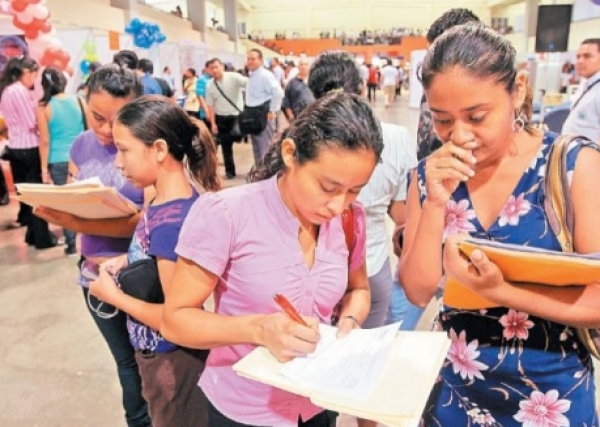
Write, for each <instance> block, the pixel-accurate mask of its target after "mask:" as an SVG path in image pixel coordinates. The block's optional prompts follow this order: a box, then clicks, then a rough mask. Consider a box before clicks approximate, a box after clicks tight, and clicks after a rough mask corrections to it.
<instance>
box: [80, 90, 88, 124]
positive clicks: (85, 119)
mask: <svg viewBox="0 0 600 427" xmlns="http://www.w3.org/2000/svg"><path fill="white" fill-rule="evenodd" d="M77 103H78V104H79V110H81V118H82V120H83V130H84V131H86V130H88V124H87V118H86V117H85V110H84V108H83V102H82V101H81V98H80V97H77Z"/></svg>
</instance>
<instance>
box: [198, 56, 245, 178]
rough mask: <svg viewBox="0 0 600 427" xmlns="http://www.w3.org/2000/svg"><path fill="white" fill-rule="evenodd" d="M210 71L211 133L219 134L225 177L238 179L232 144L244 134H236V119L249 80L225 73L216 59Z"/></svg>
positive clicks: (207, 103) (241, 106)
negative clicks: (236, 177) (243, 91)
mask: <svg viewBox="0 0 600 427" xmlns="http://www.w3.org/2000/svg"><path fill="white" fill-rule="evenodd" d="M206 68H207V69H208V72H209V73H210V75H211V76H212V77H213V78H212V80H210V81H209V82H208V85H207V86H206V94H205V98H206V105H207V107H208V119H209V121H210V123H211V130H212V133H213V134H215V135H217V136H218V138H219V143H220V145H221V150H222V152H223V163H224V165H225V178H226V179H233V178H235V176H236V171H235V162H234V160H233V143H234V142H235V141H237V140H239V139H240V138H241V137H242V135H236V134H235V133H234V132H233V130H234V125H235V121H236V119H237V116H238V115H239V114H240V112H241V111H242V109H243V108H244V97H243V94H242V90H243V89H244V88H245V87H246V85H247V83H248V78H247V77H244V76H242V75H241V74H239V73H235V72H231V71H225V68H224V67H223V63H222V62H221V60H220V59H218V58H213V59H211V60H210V61H208V62H207V63H206Z"/></svg>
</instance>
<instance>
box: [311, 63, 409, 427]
mask: <svg viewBox="0 0 600 427" xmlns="http://www.w3.org/2000/svg"><path fill="white" fill-rule="evenodd" d="M308 86H309V88H310V90H311V91H312V92H313V93H314V95H315V97H317V98H320V97H323V96H326V95H327V94H328V93H330V92H331V91H335V90H343V91H345V92H347V93H354V94H356V95H361V94H362V93H363V92H364V89H365V87H364V83H363V80H362V78H361V76H360V70H359V69H358V67H357V65H356V61H355V60H354V58H352V56H351V55H350V54H348V53H347V52H342V51H330V52H323V53H321V54H320V55H319V56H318V57H317V58H316V59H315V61H314V63H313V65H312V67H311V70H310V76H309V78H308ZM381 129H382V135H383V146H384V148H383V151H382V153H381V161H380V162H379V163H378V164H377V166H376V168H375V171H374V172H373V175H372V176H371V179H370V180H369V183H368V184H367V185H366V186H365V187H364V188H363V189H362V190H361V191H360V194H359V195H358V200H359V201H360V202H361V203H362V204H363V206H364V208H365V211H366V214H367V217H366V218H367V221H366V227H367V241H366V247H367V249H368V252H367V256H366V264H367V275H368V279H369V288H370V290H371V307H370V309H369V316H368V317H367V318H366V319H365V322H364V323H363V325H362V326H363V328H367V329H370V328H376V327H379V326H383V325H384V324H385V321H386V318H387V314H388V307H389V304H390V298H391V295H392V270H391V267H390V261H389V252H390V249H389V244H388V240H389V239H388V233H387V230H386V226H385V221H386V216H388V215H389V216H390V218H391V219H392V221H394V223H395V224H396V225H403V224H404V216H405V215H404V212H405V206H404V201H405V200H406V188H407V183H406V176H407V174H408V171H409V170H410V169H412V168H414V167H415V165H416V163H417V158H416V155H415V154H414V151H413V150H412V149H411V143H410V135H409V133H408V131H407V130H406V129H405V128H403V127H401V126H397V125H392V124H388V123H381ZM376 424H377V423H376V422H374V421H369V420H363V419H359V420H358V425H359V426H360V427H366V426H375V425H376Z"/></svg>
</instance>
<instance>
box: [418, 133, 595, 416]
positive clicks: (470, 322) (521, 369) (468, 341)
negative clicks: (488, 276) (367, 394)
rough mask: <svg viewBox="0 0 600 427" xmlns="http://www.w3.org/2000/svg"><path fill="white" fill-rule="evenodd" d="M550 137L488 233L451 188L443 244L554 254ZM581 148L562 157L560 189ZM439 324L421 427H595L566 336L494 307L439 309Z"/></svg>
mask: <svg viewBox="0 0 600 427" xmlns="http://www.w3.org/2000/svg"><path fill="white" fill-rule="evenodd" d="M555 136H556V135H554V134H546V135H545V136H544V139H543V142H542V144H541V146H540V149H539V151H538V154H537V156H536V157H535V158H534V159H533V161H532V162H531V164H530V165H529V167H528V168H527V170H526V171H525V173H524V174H523V176H522V177H521V180H520V181H519V183H518V184H517V187H516V188H515V190H514V192H513V193H512V195H511V196H510V197H509V199H508V201H507V202H506V205H505V206H504V208H503V209H502V211H501V213H500V215H499V217H498V218H497V219H496V221H495V222H494V224H492V225H491V226H490V228H489V229H488V230H485V229H484V228H483V227H482V226H481V224H480V223H479V221H478V219H477V216H476V213H475V211H474V209H473V204H472V202H471V200H470V197H469V192H468V189H467V187H466V185H465V184H461V185H460V186H459V187H458V189H457V190H456V191H455V192H454V194H453V195H452V199H451V200H450V201H449V202H448V204H447V206H446V225H445V231H444V237H447V236H449V235H452V234H456V233H469V234H470V235H471V236H473V237H477V238H485V239H490V240H495V241H499V242H506V243H512V244H519V245H530V246H535V247H540V248H546V249H552V250H557V251H560V250H561V248H560V245H559V243H558V241H557V239H556V237H555V236H554V234H553V233H552V230H551V228H550V225H549V223H548V220H547V218H546V215H545V213H544V208H543V206H544V185H543V181H544V176H545V171H546V162H547V159H548V153H549V149H550V147H551V145H552V142H553V141H554V138H555ZM583 145H584V143H582V142H574V143H573V144H571V146H570V147H569V152H568V159H567V164H568V176H569V178H570V179H571V178H572V176H573V170H574V167H575V161H576V159H577V155H578V154H579V152H580V150H581V148H582V146H583ZM425 161H426V159H425V160H423V161H421V163H420V164H419V167H418V184H419V193H420V199H421V203H423V201H424V200H425V197H426V193H425ZM439 323H440V325H441V326H442V328H443V329H444V330H445V331H446V332H447V333H448V335H449V337H450V339H451V340H452V343H451V347H450V350H449V352H448V355H447V357H446V361H445V363H444V366H443V368H442V370H441V372H440V376H439V378H438V381H437V383H436V385H435V387H434V389H433V391H432V394H431V396H430V398H429V402H428V404H427V406H426V408H425V412H424V414H423V420H422V426H424V427H425V426H426V427H436V426H443V427H462V426H487V427H498V426H503V427H509V426H510V427H512V426H515V427H516V426H523V427H567V426H570V427H593V426H596V427H597V426H598V420H597V416H596V407H595V383H594V376H593V367H592V361H591V357H590V355H589V353H588V352H587V350H586V349H585V348H584V347H583V345H582V344H581V343H580V342H579V341H578V339H577V338H576V335H575V331H574V330H573V329H572V328H570V327H568V326H565V325H561V324H558V323H554V322H551V321H548V320H544V319H541V318H539V317H535V316H531V315H529V314H528V313H524V312H520V311H516V310H513V309H509V308H502V307H500V308H492V309H482V310H477V311H469V310H458V309H453V308H450V307H447V306H443V308H442V309H441V312H440V315H439Z"/></svg>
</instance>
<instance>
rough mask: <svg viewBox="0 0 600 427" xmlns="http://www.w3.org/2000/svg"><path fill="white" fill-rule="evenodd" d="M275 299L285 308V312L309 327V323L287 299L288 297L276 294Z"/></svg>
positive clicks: (297, 321) (295, 320)
mask: <svg viewBox="0 0 600 427" xmlns="http://www.w3.org/2000/svg"><path fill="white" fill-rule="evenodd" d="M273 301H275V303H276V304H277V305H278V306H279V307H280V308H281V309H282V310H283V312H284V313H285V314H287V315H288V316H289V317H290V319H292V320H293V321H294V322H296V323H300V324H301V325H304V326H306V327H308V323H306V322H305V321H304V319H303V318H302V316H300V315H299V314H298V312H297V311H296V309H295V308H294V306H293V305H292V304H291V303H290V302H289V301H288V300H287V298H286V297H284V296H283V295H281V294H275V295H273Z"/></svg>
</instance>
